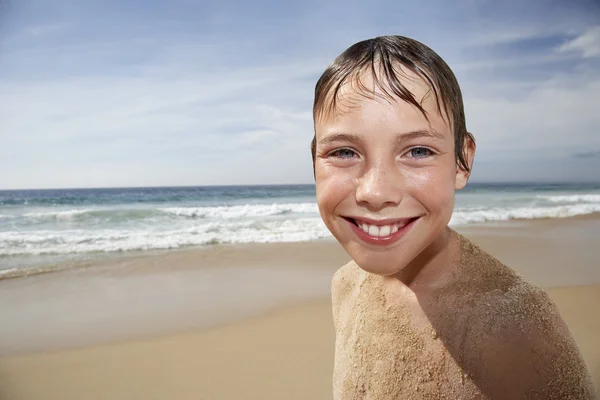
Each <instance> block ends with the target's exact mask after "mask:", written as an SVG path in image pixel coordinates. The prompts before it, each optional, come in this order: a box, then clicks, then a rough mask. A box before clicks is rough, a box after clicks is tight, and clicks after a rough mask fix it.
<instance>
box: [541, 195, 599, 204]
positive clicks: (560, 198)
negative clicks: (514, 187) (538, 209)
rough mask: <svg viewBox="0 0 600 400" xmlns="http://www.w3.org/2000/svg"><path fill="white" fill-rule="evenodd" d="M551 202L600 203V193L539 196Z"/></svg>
mask: <svg viewBox="0 0 600 400" xmlns="http://www.w3.org/2000/svg"><path fill="white" fill-rule="evenodd" d="M537 197H538V198H540V199H544V200H546V201H549V202H551V203H600V194H569V195H554V196H550V195H543V196H542V195H540V196H537Z"/></svg>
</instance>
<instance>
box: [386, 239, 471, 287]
mask: <svg viewBox="0 0 600 400" xmlns="http://www.w3.org/2000/svg"><path fill="white" fill-rule="evenodd" d="M459 253H460V252H459V246H458V238H457V235H456V234H455V233H454V231H452V230H451V229H450V228H446V229H444V231H443V232H442V233H441V234H440V235H439V236H438V238H437V239H436V240H434V241H433V242H432V243H431V244H430V245H429V246H428V247H427V248H426V249H425V250H424V251H423V252H422V253H421V254H419V255H418V256H417V257H416V258H415V259H414V260H413V261H412V262H411V263H410V264H409V265H407V266H406V267H405V268H404V269H403V270H402V271H400V272H399V273H397V274H396V275H394V276H393V279H396V280H398V281H400V282H401V283H402V284H403V285H404V286H406V287H407V289H409V290H411V291H413V292H415V294H416V292H421V291H427V290H428V289H433V288H435V287H437V286H439V285H442V284H443V283H444V282H446V281H447V280H448V278H449V277H450V276H451V272H452V266H453V265H455V264H456V261H457V259H458V257H459V256H460V254H459Z"/></svg>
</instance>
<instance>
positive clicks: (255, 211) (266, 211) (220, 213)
mask: <svg viewBox="0 0 600 400" xmlns="http://www.w3.org/2000/svg"><path fill="white" fill-rule="evenodd" d="M160 211H163V212H165V213H169V214H174V215H177V216H185V217H191V218H211V219H238V218H247V217H250V218H251V217H267V216H274V215H284V214H289V213H298V214H305V213H311V214H314V213H318V212H319V209H318V208H317V204H316V203H289V204H246V205H238V206H217V207H170V208H161V209H160Z"/></svg>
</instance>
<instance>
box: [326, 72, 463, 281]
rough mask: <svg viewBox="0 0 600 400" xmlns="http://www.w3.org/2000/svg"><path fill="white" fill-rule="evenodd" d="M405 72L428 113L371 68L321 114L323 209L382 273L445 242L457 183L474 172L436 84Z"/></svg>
mask: <svg viewBox="0 0 600 400" xmlns="http://www.w3.org/2000/svg"><path fill="white" fill-rule="evenodd" d="M403 73H404V74H405V75H406V79H405V80H403V84H404V85H405V86H406V88H407V89H409V90H410V91H411V92H412V93H413V95H414V96H415V98H416V99H417V101H420V103H421V105H422V106H423V108H424V109H425V111H426V112H427V114H428V118H429V121H428V120H427V119H426V118H425V117H424V115H423V114H422V113H421V112H420V111H419V110H418V109H417V108H415V107H414V106H412V105H410V104H408V103H405V102H403V101H401V100H396V99H391V98H389V97H386V96H387V95H386V94H385V93H383V91H382V90H381V89H380V88H378V87H377V86H376V84H375V82H374V80H373V78H372V76H370V74H365V73H363V74H362V75H361V76H360V79H361V83H360V84H358V83H357V82H356V79H355V80H354V82H351V83H350V82H349V83H346V84H345V85H344V86H343V87H342V89H341V90H340V92H339V98H338V103H337V107H336V110H334V111H332V112H331V113H329V114H327V115H324V116H322V117H321V118H319V119H317V120H316V121H315V134H316V156H315V180H316V186H317V203H318V205H319V211H320V213H321V216H322V218H323V220H324V222H325V224H326V225H327V227H328V228H329V230H330V231H331V232H332V233H333V235H334V236H335V237H336V239H337V240H338V241H339V242H340V243H341V244H342V246H344V248H345V249H346V251H347V252H348V253H349V254H350V256H351V257H352V258H353V259H354V261H355V262H356V263H357V264H358V265H359V266H360V267H361V268H363V269H364V270H366V271H369V272H372V273H376V274H379V275H394V274H396V273H398V272H400V271H402V270H403V269H404V268H405V267H406V266H407V265H409V264H410V263H411V262H412V261H413V260H414V259H415V258H417V256H419V255H420V254H421V253H423V252H427V251H429V252H435V251H437V250H436V249H440V248H444V245H443V243H440V241H443V240H445V238H446V236H445V235H443V233H444V232H445V231H446V227H447V224H448V222H449V221H450V217H451V215H452V210H453V207H454V191H455V190H456V189H461V188H462V187H463V186H464V185H465V184H466V180H467V173H465V172H464V171H462V170H461V169H458V168H457V164H456V155H455V152H454V137H453V135H452V132H451V130H450V124H449V123H448V121H446V120H445V119H444V118H442V116H441V115H440V113H439V111H438V109H437V106H436V102H435V97H434V96H433V93H431V91H430V88H429V86H427V85H426V84H425V83H424V82H423V81H422V80H421V78H420V77H418V76H417V75H415V74H414V73H412V72H410V71H408V70H403ZM356 87H360V88H361V89H360V90H359V92H357V91H356V90H355V88H356ZM364 88H369V89H371V88H372V90H373V92H372V93H369V94H368V95H366V94H365V92H366V90H365V89H364ZM431 255H434V254H431Z"/></svg>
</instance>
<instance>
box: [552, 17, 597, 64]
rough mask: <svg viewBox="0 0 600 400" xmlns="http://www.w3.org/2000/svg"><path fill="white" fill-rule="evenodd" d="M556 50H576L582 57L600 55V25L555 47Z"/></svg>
mask: <svg viewBox="0 0 600 400" xmlns="http://www.w3.org/2000/svg"><path fill="white" fill-rule="evenodd" d="M556 50H557V51H558V52H578V53H581V55H582V56H583V57H586V58H591V57H597V56H600V25H599V26H596V27H594V28H591V29H589V30H588V31H586V32H585V33H583V34H582V35H580V36H578V37H576V38H575V39H572V40H569V41H568V42H567V43H565V44H563V45H561V46H560V47H558V48H557V49H556Z"/></svg>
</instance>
